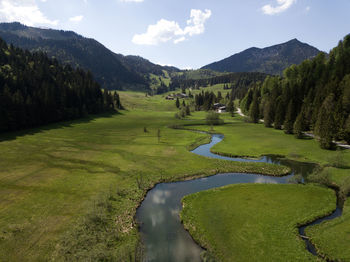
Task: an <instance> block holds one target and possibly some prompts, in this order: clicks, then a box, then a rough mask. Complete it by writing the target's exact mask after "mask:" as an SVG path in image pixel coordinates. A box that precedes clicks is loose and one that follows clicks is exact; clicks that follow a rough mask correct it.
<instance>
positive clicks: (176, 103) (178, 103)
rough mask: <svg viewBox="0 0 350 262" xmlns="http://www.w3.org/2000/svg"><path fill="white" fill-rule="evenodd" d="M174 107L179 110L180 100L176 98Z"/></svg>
mask: <svg viewBox="0 0 350 262" xmlns="http://www.w3.org/2000/svg"><path fill="white" fill-rule="evenodd" d="M175 105H176V107H177V108H180V100H179V98H178V97H177V98H176V102H175Z"/></svg>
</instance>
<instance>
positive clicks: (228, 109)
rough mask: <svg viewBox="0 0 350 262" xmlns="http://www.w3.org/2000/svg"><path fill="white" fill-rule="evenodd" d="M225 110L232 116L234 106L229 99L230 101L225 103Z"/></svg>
mask: <svg viewBox="0 0 350 262" xmlns="http://www.w3.org/2000/svg"><path fill="white" fill-rule="evenodd" d="M227 112H229V113H230V114H231V116H232V117H233V116H234V114H235V106H234V104H233V101H232V100H230V102H228V104H227Z"/></svg>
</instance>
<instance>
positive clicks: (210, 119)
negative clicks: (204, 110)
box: [206, 112, 224, 125]
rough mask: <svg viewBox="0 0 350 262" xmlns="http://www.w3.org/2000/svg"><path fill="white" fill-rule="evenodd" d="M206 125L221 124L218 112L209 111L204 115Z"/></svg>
mask: <svg viewBox="0 0 350 262" xmlns="http://www.w3.org/2000/svg"><path fill="white" fill-rule="evenodd" d="M206 120H207V125H222V124H223V123H224V121H223V120H222V119H220V116H219V114H218V113H215V112H209V113H208V114H207V117H206Z"/></svg>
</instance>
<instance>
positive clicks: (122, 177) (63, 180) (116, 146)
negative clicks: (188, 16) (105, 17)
mask: <svg viewBox="0 0 350 262" xmlns="http://www.w3.org/2000/svg"><path fill="white" fill-rule="evenodd" d="M121 97H122V101H123V103H124V105H125V106H126V107H127V108H128V109H129V110H130V111H125V112H123V113H122V114H120V115H111V116H99V117H96V118H90V119H84V120H80V121H74V122H66V123H60V124H55V125H50V126H45V127H43V128H40V129H34V130H29V131H24V132H18V133H12V134H3V135H1V136H0V141H1V142H0V155H1V158H0V167H1V168H0V228H1V231H0V261H47V260H52V259H54V260H55V261H62V260H66V261H71V260H80V261H89V260H91V261H97V260H108V259H109V260H111V259H115V260H117V261H118V259H119V260H121V261H126V260H129V259H133V258H134V256H135V247H136V246H137V242H138V233H137V228H136V226H135V225H134V220H133V217H134V214H135V210H136V207H137V206H138V205H139V203H140V201H141V200H142V198H143V196H144V194H145V192H146V191H147V189H149V188H150V187H152V186H153V185H154V184H155V183H157V182H159V181H174V180H180V179H184V178H188V177H194V176H205V175H211V174H215V173H217V172H228V171H232V172H251V173H255V172H257V173H262V172H264V173H268V174H271V175H277V174H281V173H285V172H286V169H285V168H284V167H278V166H273V165H267V164H254V163H234V162H229V161H220V160H213V159H206V158H204V157H200V156H197V155H194V154H192V153H190V152H189V151H188V150H187V148H188V147H189V146H191V145H192V146H193V143H194V142H196V141H197V144H198V143H200V142H203V141H205V139H207V135H203V134H198V133H194V132H189V131H183V130H174V129H170V128H168V126H170V125H182V124H184V123H188V121H187V122H186V121H179V120H175V119H174V113H175V106H174V103H173V101H170V102H169V101H165V99H164V98H161V97H145V95H144V94H141V93H130V92H126V93H121ZM158 129H159V130H160V137H159V138H158ZM145 131H146V132H145Z"/></svg>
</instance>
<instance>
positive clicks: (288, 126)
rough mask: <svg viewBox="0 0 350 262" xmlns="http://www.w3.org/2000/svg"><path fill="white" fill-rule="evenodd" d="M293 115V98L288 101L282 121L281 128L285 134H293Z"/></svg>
mask: <svg viewBox="0 0 350 262" xmlns="http://www.w3.org/2000/svg"><path fill="white" fill-rule="evenodd" d="M294 115H295V105H294V101H293V99H292V100H291V101H290V102H289V104H288V108H287V113H286V119H285V120H284V123H283V130H284V133H286V134H293V129H294V119H295V118H294Z"/></svg>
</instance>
